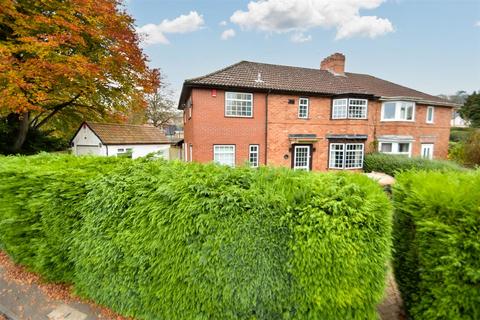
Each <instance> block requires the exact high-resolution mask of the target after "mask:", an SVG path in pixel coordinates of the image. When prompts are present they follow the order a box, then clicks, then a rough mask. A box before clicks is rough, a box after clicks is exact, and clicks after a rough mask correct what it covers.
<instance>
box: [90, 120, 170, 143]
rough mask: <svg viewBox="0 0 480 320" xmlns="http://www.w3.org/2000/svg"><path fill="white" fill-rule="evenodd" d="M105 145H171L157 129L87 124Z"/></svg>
mask: <svg viewBox="0 0 480 320" xmlns="http://www.w3.org/2000/svg"><path fill="white" fill-rule="evenodd" d="M86 124H87V125H88V126H89V127H90V129H92V131H93V132H94V133H95V134H96V135H97V136H98V138H99V139H100V140H101V141H102V143H103V144H107V145H108V144H169V143H171V141H170V140H168V138H167V137H166V136H165V135H164V134H163V132H162V131H161V130H160V129H158V128H157V127H153V126H147V125H130V124H118V123H96V122H88V121H87V122H86Z"/></svg>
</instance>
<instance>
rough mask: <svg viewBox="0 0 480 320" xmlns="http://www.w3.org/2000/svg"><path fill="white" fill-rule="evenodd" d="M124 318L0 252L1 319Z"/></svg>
mask: <svg viewBox="0 0 480 320" xmlns="http://www.w3.org/2000/svg"><path fill="white" fill-rule="evenodd" d="M2 317H3V318H4V319H6V320H95V319H105V320H124V319H127V318H124V317H121V316H118V315H116V314H115V313H113V312H112V311H110V310H108V309H106V308H102V307H100V306H98V305H95V304H94V303H92V302H89V301H85V300H82V299H80V298H78V297H75V296H74V295H73V294H72V293H71V287H69V286H67V285H64V284H48V283H45V282H43V281H42V280H41V278H40V277H39V276H37V275H35V274H33V273H30V272H28V271H26V270H25V268H23V267H20V266H17V265H14V264H13V263H12V262H11V261H10V260H9V259H8V258H7V257H6V255H5V254H4V253H2V252H0V320H4V319H3V318H2Z"/></svg>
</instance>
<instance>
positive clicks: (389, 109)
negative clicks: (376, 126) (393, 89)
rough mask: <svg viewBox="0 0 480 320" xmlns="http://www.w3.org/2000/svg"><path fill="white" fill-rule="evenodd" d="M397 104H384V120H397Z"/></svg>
mask: <svg viewBox="0 0 480 320" xmlns="http://www.w3.org/2000/svg"><path fill="white" fill-rule="evenodd" d="M395 109H396V103H395V102H386V103H384V104H383V119H395Z"/></svg>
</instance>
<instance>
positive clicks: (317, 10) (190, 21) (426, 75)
mask: <svg viewBox="0 0 480 320" xmlns="http://www.w3.org/2000/svg"><path fill="white" fill-rule="evenodd" d="M124 5H125V8H126V10H127V12H128V13H130V14H131V15H132V16H133V18H134V19H135V21H136V26H137V32H139V33H140V34H141V35H142V39H143V40H142V44H141V45H142V47H143V48H144V52H145V53H146V54H147V56H148V58H149V65H150V66H151V67H154V68H160V69H161V72H162V74H163V76H165V77H166V78H167V82H169V83H170V85H171V89H172V90H173V91H174V93H175V98H177V97H178V95H179V93H180V91H181V88H182V83H183V81H184V80H186V79H189V78H193V77H197V76H202V75H205V74H208V73H211V72H213V71H215V70H218V69H221V68H223V67H226V66H228V65H230V64H233V63H236V62H238V61H241V60H248V61H256V62H265V63H274V64H281V65H292V66H299V67H307V68H319V65H320V61H321V60H322V59H323V58H325V57H327V56H328V55H330V54H332V53H335V52H341V53H343V54H345V56H346V67H345V69H346V71H347V72H357V73H367V74H370V75H373V76H376V77H379V78H382V79H385V80H389V81H392V82H395V83H398V84H401V85H405V86H407V87H411V88H414V89H417V90H420V91H423V92H426V93H430V94H434V95H438V94H453V93H455V92H456V91H458V90H465V91H467V92H472V91H474V90H477V91H478V90H479V89H480V0H250V1H240V0H125V4H124Z"/></svg>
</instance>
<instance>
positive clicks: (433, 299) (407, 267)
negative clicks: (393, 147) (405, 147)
mask: <svg viewBox="0 0 480 320" xmlns="http://www.w3.org/2000/svg"><path fill="white" fill-rule="evenodd" d="M393 199H394V206H395V218H394V248H395V250H394V271H395V276H396V279H397V283H398V285H399V288H400V291H401V293H402V297H403V300H404V302H405V305H406V308H407V311H408V313H409V315H410V317H411V318H412V319H428V320H435V319H449V320H450V319H451V320H467V319H468V320H474V319H480V238H479V234H480V233H479V230H480V171H476V172H473V171H472V172H464V173H459V172H425V171H423V172H407V173H402V174H400V175H399V176H397V182H396V184H395V185H394V192H393Z"/></svg>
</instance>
